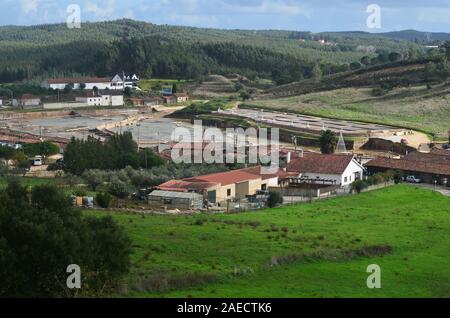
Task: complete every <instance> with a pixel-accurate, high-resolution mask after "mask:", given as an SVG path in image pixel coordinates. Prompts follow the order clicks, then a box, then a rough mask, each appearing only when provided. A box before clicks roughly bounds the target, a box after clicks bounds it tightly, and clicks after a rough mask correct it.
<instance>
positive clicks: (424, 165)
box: [366, 153, 450, 176]
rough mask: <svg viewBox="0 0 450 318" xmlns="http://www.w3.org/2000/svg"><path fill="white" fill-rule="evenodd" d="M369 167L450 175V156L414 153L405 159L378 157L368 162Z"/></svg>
mask: <svg viewBox="0 0 450 318" xmlns="http://www.w3.org/2000/svg"><path fill="white" fill-rule="evenodd" d="M366 167H368V168H371V167H373V168H383V169H392V170H402V171H411V172H420V173H430V174H437V175H446V176H450V157H446V156H439V155H433V154H423V153H414V154H410V155H408V156H406V157H404V158H403V159H389V158H381V157H380V158H376V159H374V160H371V161H369V162H368V163H366Z"/></svg>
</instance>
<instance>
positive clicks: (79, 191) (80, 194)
mask: <svg viewBox="0 0 450 318" xmlns="http://www.w3.org/2000/svg"><path fill="white" fill-rule="evenodd" d="M73 194H75V195H76V196H77V197H85V196H87V194H88V193H87V190H86V189H85V188H81V187H78V188H76V189H75V191H74V192H73Z"/></svg>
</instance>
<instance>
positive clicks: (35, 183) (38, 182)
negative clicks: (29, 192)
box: [0, 177, 55, 189]
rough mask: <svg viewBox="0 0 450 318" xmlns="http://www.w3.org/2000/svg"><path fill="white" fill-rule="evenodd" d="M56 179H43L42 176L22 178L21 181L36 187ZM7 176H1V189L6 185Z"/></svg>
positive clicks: (25, 184)
mask: <svg viewBox="0 0 450 318" xmlns="http://www.w3.org/2000/svg"><path fill="white" fill-rule="evenodd" d="M54 181H55V179H42V178H20V182H21V183H22V185H24V186H28V187H31V188H32V187H35V186H39V185H44V184H50V183H54ZM6 184H7V181H6V178H3V177H0V189H2V188H4V187H6Z"/></svg>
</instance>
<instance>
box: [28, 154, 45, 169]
mask: <svg viewBox="0 0 450 318" xmlns="http://www.w3.org/2000/svg"><path fill="white" fill-rule="evenodd" d="M31 162H32V165H33V166H35V167H39V166H42V165H44V161H43V160H42V157H41V156H36V157H35V158H34V159H32V160H31Z"/></svg>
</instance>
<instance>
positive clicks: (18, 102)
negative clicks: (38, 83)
mask: <svg viewBox="0 0 450 318" xmlns="http://www.w3.org/2000/svg"><path fill="white" fill-rule="evenodd" d="M12 105H13V106H15V107H21V108H23V109H27V108H34V107H38V106H40V105H41V99H40V98H39V97H36V96H33V95H31V94H25V95H22V97H21V98H16V99H13V101H12Z"/></svg>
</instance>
